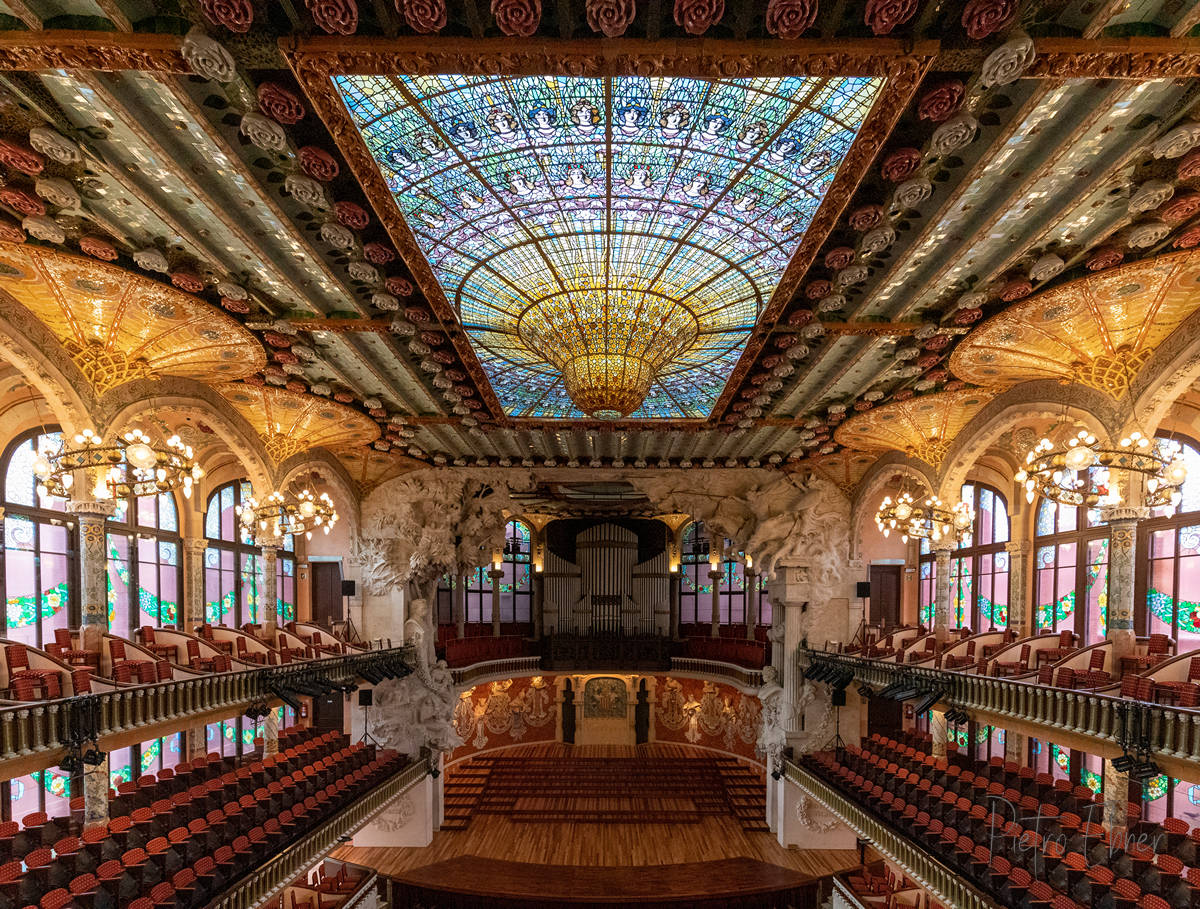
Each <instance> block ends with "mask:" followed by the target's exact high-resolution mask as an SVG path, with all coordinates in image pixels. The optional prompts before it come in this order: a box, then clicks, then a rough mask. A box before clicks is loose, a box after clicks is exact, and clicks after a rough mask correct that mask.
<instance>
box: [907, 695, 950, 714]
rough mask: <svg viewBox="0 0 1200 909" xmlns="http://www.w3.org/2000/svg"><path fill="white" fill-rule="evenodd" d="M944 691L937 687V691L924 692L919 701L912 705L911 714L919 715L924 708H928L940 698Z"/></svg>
mask: <svg viewBox="0 0 1200 909" xmlns="http://www.w3.org/2000/svg"><path fill="white" fill-rule="evenodd" d="M944 693H945V692H943V691H942V690H941V689H938V690H937V691H931V692H929V693H928V694H926V695H925V696H924V697H922V698H921V699H920V700H919V701H917V703H916V704H915V705H913V714H915V715H916V716H920V715H921V714H922V713H924V712H925V711H926V710H929V709H930V708H931V707H933V705H934V704H936V703H937V702H938V701H940V700H941V699H942V695H943V694H944Z"/></svg>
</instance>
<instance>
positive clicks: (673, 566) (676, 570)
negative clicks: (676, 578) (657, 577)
mask: <svg viewBox="0 0 1200 909" xmlns="http://www.w3.org/2000/svg"><path fill="white" fill-rule="evenodd" d="M671 574H679V563H678V562H672V563H671Z"/></svg>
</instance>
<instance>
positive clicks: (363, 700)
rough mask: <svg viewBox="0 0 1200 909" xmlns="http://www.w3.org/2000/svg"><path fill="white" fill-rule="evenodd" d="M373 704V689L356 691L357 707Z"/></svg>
mask: <svg viewBox="0 0 1200 909" xmlns="http://www.w3.org/2000/svg"><path fill="white" fill-rule="evenodd" d="M351 583H353V582H351ZM374 703H375V689H374V688H360V689H358V706H359V707H370V706H371V705H373V704H374Z"/></svg>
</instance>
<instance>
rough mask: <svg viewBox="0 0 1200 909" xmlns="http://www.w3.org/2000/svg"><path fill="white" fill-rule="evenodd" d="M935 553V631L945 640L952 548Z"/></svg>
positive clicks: (947, 631) (948, 616) (948, 617)
mask: <svg viewBox="0 0 1200 909" xmlns="http://www.w3.org/2000/svg"><path fill="white" fill-rule="evenodd" d="M933 555H934V558H935V560H936V561H937V578H936V579H935V584H934V591H933V631H934V634H935V635H936V636H937V639H938V640H939V641H944V640H946V638H947V637H948V636H949V634H950V550H949V549H935V550H934V551H933ZM943 744H944V743H943Z"/></svg>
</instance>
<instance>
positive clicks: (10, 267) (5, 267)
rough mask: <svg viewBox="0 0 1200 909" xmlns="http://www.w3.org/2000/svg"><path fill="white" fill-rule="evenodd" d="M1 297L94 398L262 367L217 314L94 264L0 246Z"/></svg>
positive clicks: (248, 342) (255, 351)
mask: <svg viewBox="0 0 1200 909" xmlns="http://www.w3.org/2000/svg"><path fill="white" fill-rule="evenodd" d="M0 292H3V293H5V294H7V295H8V296H9V297H10V298H11V299H13V300H15V301H16V302H17V303H20V304H21V305H22V306H24V307H25V308H26V309H28V310H29V311H30V312H32V313H33V315H34V316H36V317H37V318H38V319H39V320H40V321H41V322H42V323H43V324H45V325H46V327H47V328H49V329H50V331H52V332H53V333H54V335H55V336H56V337H57V338H58V340H59V341H60V342H61V343H62V345H63V347H64V348H66V351H67V353H68V355H69V356H70V357H71V359H72V360H74V362H75V363H76V365H77V366H79V368H80V370H82V372H83V374H84V375H85V376H86V377H87V379H88V381H89V382H90V383H91V384H92V386H93V387H94V388H95V390H96V393H97V394H104V393H105V392H106V391H108V390H109V389H111V388H115V387H117V386H118V385H122V384H124V383H126V382H129V381H133V380H134V379H140V378H148V377H151V376H182V377H184V378H189V379H198V380H202V381H212V380H214V379H216V380H218V381H233V380H235V379H241V378H244V377H246V376H248V375H251V374H252V373H255V372H257V371H259V370H260V369H262V368H263V366H264V365H265V364H266V355H265V354H264V353H263V349H262V346H261V345H260V344H259V343H258V342H257V341H256V340H255V338H254V336H253V335H252V334H250V332H248V331H247V330H246V329H244V328H243V327H242V326H241V325H239V324H238V323H237V322H236V321H234V320H233V319H232V318H230V317H229V316H227V315H226V314H225V313H223V312H221V311H220V310H219V309H216V308H215V307H213V306H210V305H208V304H207V303H205V302H203V301H202V300H199V299H197V298H196V297H194V296H192V295H191V294H188V293H184V292H183V291H180V290H176V289H175V288H173V287H169V286H167V285H166V284H160V283H158V282H157V281H152V280H150V279H149V278H145V277H142V276H141V275H139V274H135V273H134V272H130V271H126V270H125V269H122V268H118V267H116V266H114V265H107V264H105V263H103V262H98V261H96V260H94V259H85V258H82V257H79V256H72V255H68V254H66V253H63V252H59V251H57V250H54V249H47V248H42V247H35V246H29V245H16V244H11V243H0Z"/></svg>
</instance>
